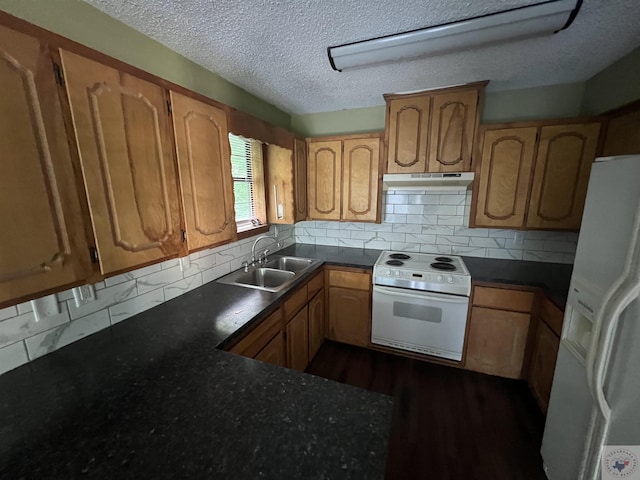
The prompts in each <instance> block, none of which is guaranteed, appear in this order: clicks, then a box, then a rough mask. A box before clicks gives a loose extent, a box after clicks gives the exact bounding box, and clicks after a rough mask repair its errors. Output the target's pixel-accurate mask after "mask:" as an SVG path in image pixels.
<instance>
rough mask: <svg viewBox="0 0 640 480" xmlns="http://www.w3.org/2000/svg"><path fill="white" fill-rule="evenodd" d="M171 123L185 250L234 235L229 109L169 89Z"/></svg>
mask: <svg viewBox="0 0 640 480" xmlns="http://www.w3.org/2000/svg"><path fill="white" fill-rule="evenodd" d="M171 104H172V106H173V128H174V132H175V141H176V152H177V154H178V167H179V172H180V186H181V187H182V208H183V212H184V220H185V225H186V230H187V245H188V247H189V250H196V249H201V248H204V247H210V246H212V245H219V244H222V243H226V242H230V241H232V240H233V239H234V238H235V236H236V222H235V219H234V210H233V185H232V183H233V180H232V178H231V160H230V151H229V136H228V135H229V132H228V129H227V114H226V112H225V111H224V110H222V109H220V108H217V107H214V106H213V105H209V104H206V103H203V102H200V101H198V100H195V99H193V98H190V97H186V96H184V95H181V94H179V93H176V92H171Z"/></svg>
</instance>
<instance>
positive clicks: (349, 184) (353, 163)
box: [342, 138, 380, 222]
mask: <svg viewBox="0 0 640 480" xmlns="http://www.w3.org/2000/svg"><path fill="white" fill-rule="evenodd" d="M343 155H344V159H343V174H342V181H343V189H342V190H343V195H344V197H343V201H342V202H343V206H342V219H343V220H350V221H356V222H358V221H372V222H373V221H375V220H376V216H377V211H378V209H377V205H378V184H379V181H378V180H379V178H378V177H379V164H380V139H379V138H366V139H353V140H345V141H344V142H343Z"/></svg>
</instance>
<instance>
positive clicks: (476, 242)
mask: <svg viewBox="0 0 640 480" xmlns="http://www.w3.org/2000/svg"><path fill="white" fill-rule="evenodd" d="M504 243H505V239H504V238H490V237H486V238H485V237H469V246H470V247H476V248H504Z"/></svg>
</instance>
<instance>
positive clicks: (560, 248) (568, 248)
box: [544, 241, 577, 253]
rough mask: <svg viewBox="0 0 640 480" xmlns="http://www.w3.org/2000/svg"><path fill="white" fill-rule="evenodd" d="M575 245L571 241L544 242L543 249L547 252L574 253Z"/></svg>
mask: <svg viewBox="0 0 640 480" xmlns="http://www.w3.org/2000/svg"><path fill="white" fill-rule="evenodd" d="M576 246H577V245H576V244H575V243H573V242H556V241H545V242H544V250H545V251H547V252H562V253H574V252H575V251H576Z"/></svg>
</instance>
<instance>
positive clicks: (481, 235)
mask: <svg viewBox="0 0 640 480" xmlns="http://www.w3.org/2000/svg"><path fill="white" fill-rule="evenodd" d="M470 204H471V193H468V194H466V195H464V194H457V193H453V192H442V193H440V194H434V193H425V192H416V191H413V192H411V191H404V192H403V191H393V192H392V191H389V192H387V193H386V194H383V208H384V216H383V223H382V224H379V225H377V224H371V223H344V222H342V223H341V222H326V221H309V222H300V223H297V224H296V225H295V238H296V243H310V244H315V245H337V246H343V247H356V248H376V249H383V250H402V251H408V252H422V253H441V254H450V255H466V256H471V257H489V258H502V259H512V260H531V261H536V262H555V263H573V260H574V256H575V251H576V245H577V241H578V234H577V233H572V232H546V231H525V232H522V233H523V237H524V239H523V243H522V244H516V243H515V242H514V235H515V233H516V231H515V230H502V229H488V228H467V227H468V225H469V223H468V218H469V210H470Z"/></svg>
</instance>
